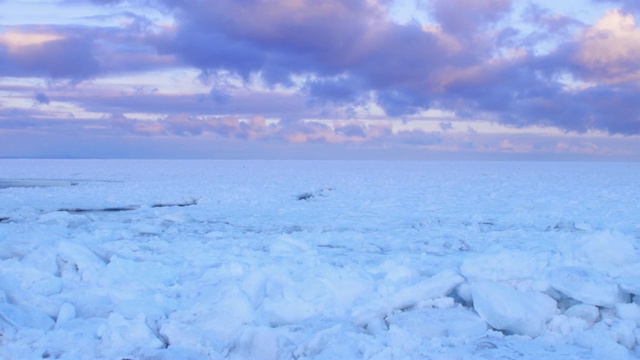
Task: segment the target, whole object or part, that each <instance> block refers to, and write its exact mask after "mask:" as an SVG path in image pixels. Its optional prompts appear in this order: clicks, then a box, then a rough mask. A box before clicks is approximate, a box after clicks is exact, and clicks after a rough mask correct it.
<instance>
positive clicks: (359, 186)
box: [0, 160, 640, 360]
mask: <svg viewBox="0 0 640 360" xmlns="http://www.w3.org/2000/svg"><path fill="white" fill-rule="evenodd" d="M639 246H640V163H569V162H550V163H543V162H365V161H357V162H349V161H345V162H341V161H326V162H324V161H165V160H162V161H139V160H113V161H112V160H0V359H113V360H124V359H148V360H151V359H154V360H161V359H165V360H168V359H194V360H195V359H299V360H300V359H627V358H639V357H640V345H639V342H640V328H639V325H640V261H639V259H640V257H639V252H638V251H639Z"/></svg>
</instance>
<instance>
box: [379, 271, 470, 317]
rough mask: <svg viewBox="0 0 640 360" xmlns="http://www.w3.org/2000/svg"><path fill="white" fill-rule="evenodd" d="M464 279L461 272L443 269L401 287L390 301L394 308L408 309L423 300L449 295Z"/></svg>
mask: <svg viewBox="0 0 640 360" xmlns="http://www.w3.org/2000/svg"><path fill="white" fill-rule="evenodd" d="M463 281H464V278H463V277H462V276H460V275H459V274H457V273H455V272H453V271H450V270H447V271H443V272H441V273H438V274H436V275H434V276H432V277H430V278H428V279H426V280H423V281H420V282H419V283H417V284H415V285H412V286H409V287H406V288H403V289H401V290H400V291H398V292H397V293H395V294H394V295H393V296H392V297H391V298H390V299H389V302H390V305H391V307H392V308H394V309H406V308H409V307H411V306H414V305H416V304H417V303H418V302H420V301H422V300H426V299H433V298H436V297H442V296H447V295H449V293H451V291H453V289H455V287H456V286H458V285H460V284H461V283H462V282H463Z"/></svg>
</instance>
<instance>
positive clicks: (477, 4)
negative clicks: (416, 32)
mask: <svg viewBox="0 0 640 360" xmlns="http://www.w3.org/2000/svg"><path fill="white" fill-rule="evenodd" d="M431 6H432V7H433V15H434V17H435V18H436V20H437V21H438V22H439V23H440V25H441V26H442V28H443V29H444V30H445V31H446V32H448V33H451V34H455V35H458V36H461V37H473V36H474V35H475V34H477V33H478V31H480V30H482V28H483V27H485V26H487V25H488V24H492V23H494V22H496V21H498V20H500V18H501V17H502V16H504V15H506V14H508V13H509V11H510V10H511V0H432V1H431Z"/></svg>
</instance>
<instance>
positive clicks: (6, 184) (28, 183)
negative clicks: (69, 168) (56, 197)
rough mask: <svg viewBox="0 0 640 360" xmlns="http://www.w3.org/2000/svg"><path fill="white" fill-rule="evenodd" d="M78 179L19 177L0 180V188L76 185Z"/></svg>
mask: <svg viewBox="0 0 640 360" xmlns="http://www.w3.org/2000/svg"><path fill="white" fill-rule="evenodd" d="M78 184H79V182H78V181H74V180H59V179H18V180H0V189H10V188H37V187H52V186H76V185H78Z"/></svg>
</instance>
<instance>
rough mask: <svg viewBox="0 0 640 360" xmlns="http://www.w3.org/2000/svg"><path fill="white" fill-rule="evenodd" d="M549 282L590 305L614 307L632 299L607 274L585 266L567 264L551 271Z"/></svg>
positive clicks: (564, 292)
mask: <svg viewBox="0 0 640 360" xmlns="http://www.w3.org/2000/svg"><path fill="white" fill-rule="evenodd" d="M549 284H550V285H551V286H552V287H553V288H554V289H556V290H558V291H560V292H562V293H563V294H565V295H566V296H568V297H570V298H573V299H575V300H578V301H580V302H583V303H585V304H589V305H595V306H604V307H614V306H615V305H616V304H617V303H627V302H629V301H630V298H629V294H627V293H625V292H623V291H621V290H620V288H619V287H618V285H617V284H616V283H615V282H614V281H613V280H612V279H610V278H609V277H607V276H606V275H603V274H602V273H600V272H599V271H597V270H594V269H590V268H587V267H584V266H580V267H579V266H565V267H558V268H555V269H552V270H551V271H550V272H549Z"/></svg>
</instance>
